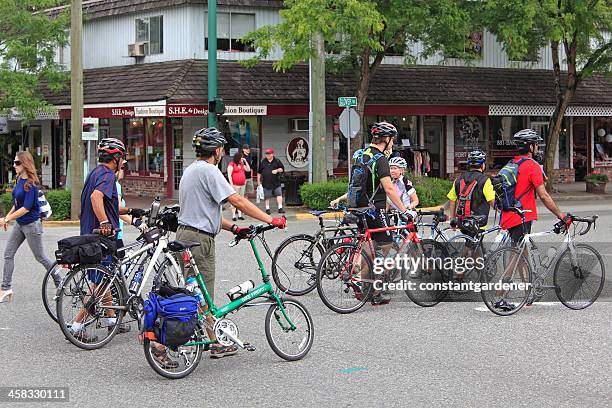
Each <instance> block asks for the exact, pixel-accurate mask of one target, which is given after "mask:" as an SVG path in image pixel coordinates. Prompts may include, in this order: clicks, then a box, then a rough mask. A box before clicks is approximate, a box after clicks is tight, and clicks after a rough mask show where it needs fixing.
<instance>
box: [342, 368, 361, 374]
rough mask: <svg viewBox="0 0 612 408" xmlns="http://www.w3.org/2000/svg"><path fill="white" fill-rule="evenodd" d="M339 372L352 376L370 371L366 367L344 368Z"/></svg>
mask: <svg viewBox="0 0 612 408" xmlns="http://www.w3.org/2000/svg"><path fill="white" fill-rule="evenodd" d="M338 371H339V372H341V373H342V374H351V373H357V372H364V371H365V372H367V371H368V369H367V368H365V367H353V368H344V369H342V370H338Z"/></svg>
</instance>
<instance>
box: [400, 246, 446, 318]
mask: <svg viewBox="0 0 612 408" xmlns="http://www.w3.org/2000/svg"><path fill="white" fill-rule="evenodd" d="M414 244H415V245H420V248H433V249H430V250H423V255H424V256H425V258H432V251H434V250H435V251H436V255H435V257H441V258H442V260H444V259H446V258H447V257H448V251H447V250H446V248H444V245H443V244H442V243H441V242H438V241H435V240H433V239H422V240H420V242H419V243H418V244H416V243H414ZM408 251H409V252H410V255H409V256H412V257H419V256H420V255H417V254H416V251H415V247H414V246H413V245H411V246H410V248H408ZM434 259H435V258H434ZM434 266H435V265H434ZM426 269H427V270H424V271H418V272H416V271H415V272H416V273H413V272H409V271H408V270H407V269H406V268H403V269H402V279H403V280H404V281H405V282H413V283H414V284H415V286H416V287H417V288H419V289H418V290H411V288H406V289H405V290H404V292H405V293H406V295H407V296H408V298H409V299H410V300H411V301H412V302H413V303H414V304H416V305H418V306H421V307H432V306H435V305H437V304H438V303H440V302H441V301H443V300H444V299H445V298H446V296H448V288H446V289H444V288H442V289H441V290H436V289H433V290H421V289H420V287H421V284H423V283H424V284H427V283H440V284H441V283H444V282H447V281H448V280H449V276H448V272H447V271H446V270H444V269H443V265H442V267H440V268H438V267H434V268H426Z"/></svg>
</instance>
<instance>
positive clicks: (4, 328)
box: [0, 327, 11, 330]
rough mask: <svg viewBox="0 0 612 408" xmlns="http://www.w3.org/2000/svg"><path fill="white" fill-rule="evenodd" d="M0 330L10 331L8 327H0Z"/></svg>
mask: <svg viewBox="0 0 612 408" xmlns="http://www.w3.org/2000/svg"><path fill="white" fill-rule="evenodd" d="M0 330H11V328H10V327H0Z"/></svg>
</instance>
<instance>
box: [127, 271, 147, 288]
mask: <svg viewBox="0 0 612 408" xmlns="http://www.w3.org/2000/svg"><path fill="white" fill-rule="evenodd" d="M143 275H144V268H142V267H140V268H138V270H137V271H136V273H135V274H134V277H133V278H132V281H131V282H130V287H129V289H130V292H132V293H136V292H138V288H139V287H140V282H141V281H142V277H143Z"/></svg>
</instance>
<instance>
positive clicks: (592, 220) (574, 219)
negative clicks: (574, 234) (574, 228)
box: [553, 213, 599, 236]
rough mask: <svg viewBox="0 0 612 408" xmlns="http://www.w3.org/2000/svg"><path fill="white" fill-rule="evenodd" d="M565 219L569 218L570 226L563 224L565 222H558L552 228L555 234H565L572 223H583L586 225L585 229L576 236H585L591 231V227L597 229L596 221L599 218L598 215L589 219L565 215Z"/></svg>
mask: <svg viewBox="0 0 612 408" xmlns="http://www.w3.org/2000/svg"><path fill="white" fill-rule="evenodd" d="M567 217H569V219H570V224H567V223H566V222H565V220H559V221H558V222H557V223H556V224H555V225H554V227H553V231H554V232H555V233H556V234H560V233H561V232H566V231H567V230H568V228H569V226H570V225H571V223H574V222H583V223H586V224H587V227H586V228H585V229H584V230H583V231H581V232H579V233H578V235H581V236H582V235H586V234H587V233H588V232H589V231H590V230H591V226H593V229H596V228H597V224H596V223H597V219H598V218H599V216H598V215H593V216H591V217H576V216H575V215H572V214H569V213H568V214H567Z"/></svg>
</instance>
